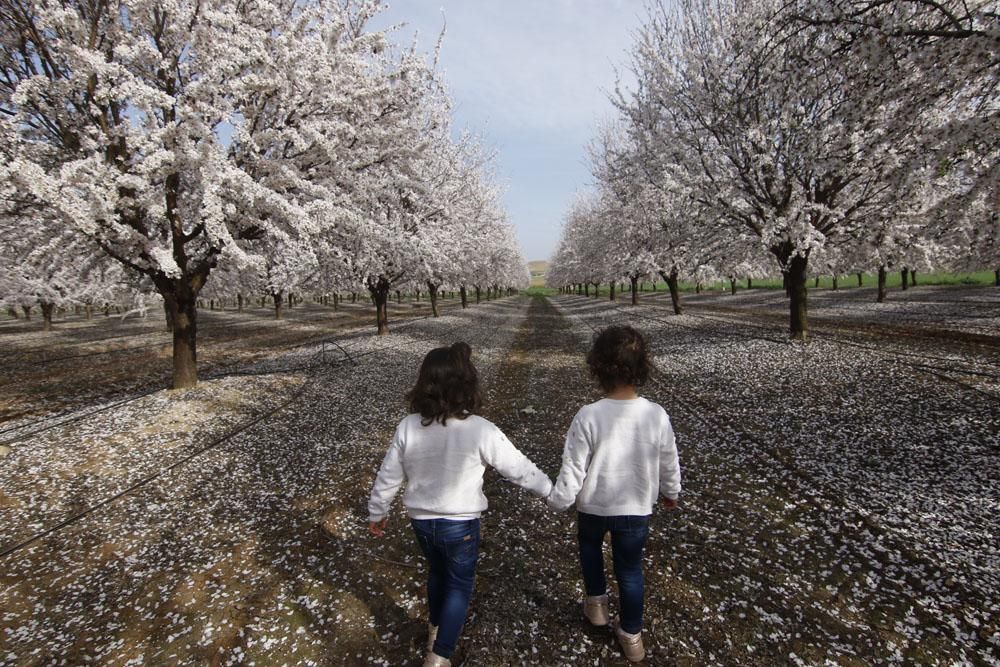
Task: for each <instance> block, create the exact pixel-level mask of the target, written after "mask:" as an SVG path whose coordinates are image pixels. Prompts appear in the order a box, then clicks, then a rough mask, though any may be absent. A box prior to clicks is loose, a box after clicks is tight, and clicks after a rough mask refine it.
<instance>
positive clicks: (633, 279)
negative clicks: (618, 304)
mask: <svg viewBox="0 0 1000 667" xmlns="http://www.w3.org/2000/svg"><path fill="white" fill-rule="evenodd" d="M628 280H629V286H630V289H631V291H632V305H633V306H635V305H637V304H638V303H639V290H638V289H636V286H637V285H638V284H639V276H629V277H628Z"/></svg>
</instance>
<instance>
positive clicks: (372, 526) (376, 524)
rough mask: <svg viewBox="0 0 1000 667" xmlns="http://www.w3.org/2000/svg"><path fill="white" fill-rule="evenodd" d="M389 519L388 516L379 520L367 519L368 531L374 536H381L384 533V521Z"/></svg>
mask: <svg viewBox="0 0 1000 667" xmlns="http://www.w3.org/2000/svg"><path fill="white" fill-rule="evenodd" d="M388 520H389V517H386V518H384V519H382V520H381V521H369V522H368V532H369V533H371V534H372V535H374V536H375V537H382V536H383V535H385V522H386V521H388Z"/></svg>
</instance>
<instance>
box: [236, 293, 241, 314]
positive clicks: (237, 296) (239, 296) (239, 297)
mask: <svg viewBox="0 0 1000 667" xmlns="http://www.w3.org/2000/svg"><path fill="white" fill-rule="evenodd" d="M236 310H238V311H239V312H241V313H242V312H243V295H242V294H237V295H236Z"/></svg>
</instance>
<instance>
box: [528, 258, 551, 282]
mask: <svg viewBox="0 0 1000 667" xmlns="http://www.w3.org/2000/svg"><path fill="white" fill-rule="evenodd" d="M528 270H529V271H531V286H532V287H544V286H545V274H546V273H548V272H549V263H548V262H547V261H545V260H543V259H537V260H535V261H533V262H528Z"/></svg>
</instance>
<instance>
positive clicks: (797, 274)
mask: <svg viewBox="0 0 1000 667" xmlns="http://www.w3.org/2000/svg"><path fill="white" fill-rule="evenodd" d="M808 264H809V259H808V257H803V256H802V255H795V256H794V257H792V258H791V261H789V262H788V270H787V275H788V300H789V332H788V333H789V336H790V337H791V338H794V339H797V340H806V338H807V337H808V335H809V321H808V302H807V290H806V269H807V268H808Z"/></svg>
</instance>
